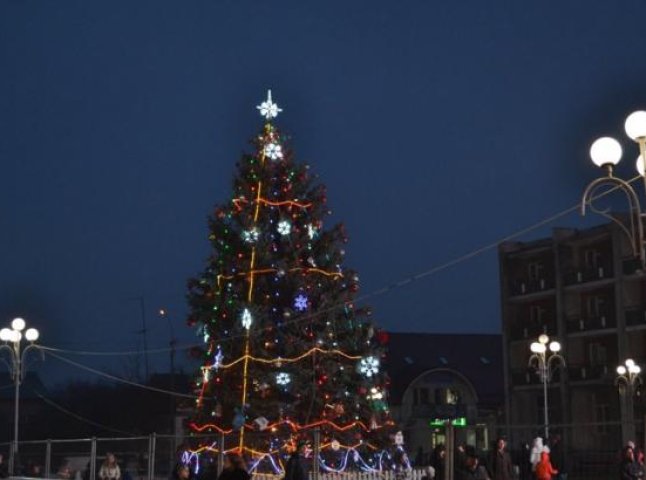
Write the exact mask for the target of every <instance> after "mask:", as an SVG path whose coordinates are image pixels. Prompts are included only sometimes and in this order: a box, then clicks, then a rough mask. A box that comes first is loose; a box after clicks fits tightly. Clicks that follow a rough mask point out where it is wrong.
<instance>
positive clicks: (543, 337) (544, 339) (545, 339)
mask: <svg viewBox="0 0 646 480" xmlns="http://www.w3.org/2000/svg"><path fill="white" fill-rule="evenodd" d="M538 341H539V343H542V344H543V345H547V343H548V342H549V341H550V337H548V336H547V335H545V334H543V335H541V336H540V337H538Z"/></svg>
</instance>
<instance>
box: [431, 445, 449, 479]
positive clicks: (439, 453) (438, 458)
mask: <svg viewBox="0 0 646 480" xmlns="http://www.w3.org/2000/svg"><path fill="white" fill-rule="evenodd" d="M431 465H432V466H433V468H434V469H435V478H438V479H442V480H444V469H445V468H446V447H445V446H444V445H443V444H439V445H438V446H436V447H435V450H433V458H432V459H431Z"/></svg>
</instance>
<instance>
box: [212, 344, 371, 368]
mask: <svg viewBox="0 0 646 480" xmlns="http://www.w3.org/2000/svg"><path fill="white" fill-rule="evenodd" d="M314 353H322V354H324V355H339V356H340V357H343V358H346V359H348V360H359V359H360V358H361V355H350V354H348V353H345V352H343V351H341V350H337V349H333V350H326V349H324V348H320V347H314V348H311V349H309V350H308V351H307V352H305V353H303V354H301V355H298V356H297V357H277V358H261V357H254V356H253V355H243V356H242V357H239V358H237V359H236V360H234V361H232V362H231V363H226V364H223V363H220V365H219V368H222V369H227V368H231V367H233V366H235V365H237V364H238V363H240V362H243V361H244V360H250V361H252V362H257V363H264V364H267V365H271V364H273V365H281V364H283V363H294V362H298V361H300V360H303V359H304V358H307V357H309V356H310V355H313V354H314Z"/></svg>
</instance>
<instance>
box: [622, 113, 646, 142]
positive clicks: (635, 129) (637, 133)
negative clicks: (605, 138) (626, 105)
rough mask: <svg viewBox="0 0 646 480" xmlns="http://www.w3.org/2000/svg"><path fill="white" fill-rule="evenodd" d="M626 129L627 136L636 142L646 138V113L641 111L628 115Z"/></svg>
mask: <svg viewBox="0 0 646 480" xmlns="http://www.w3.org/2000/svg"><path fill="white" fill-rule="evenodd" d="M624 128H625V129H626V135H628V136H629V137H630V138H632V139H633V140H635V141H638V140H639V139H640V138H646V112H645V111H643V110H639V111H637V112H633V113H631V114H630V115H628V118H626V123H625V124H624Z"/></svg>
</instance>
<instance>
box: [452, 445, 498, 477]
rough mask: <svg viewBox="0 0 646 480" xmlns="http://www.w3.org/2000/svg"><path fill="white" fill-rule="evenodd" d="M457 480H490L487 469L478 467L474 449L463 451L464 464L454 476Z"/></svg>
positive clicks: (468, 448) (478, 463)
mask: <svg viewBox="0 0 646 480" xmlns="http://www.w3.org/2000/svg"><path fill="white" fill-rule="evenodd" d="M456 478H457V480H491V479H490V478H489V474H488V473H487V469H486V468H485V467H483V466H482V465H480V462H479V460H478V455H477V454H476V452H475V449H474V448H470V447H467V448H466V449H465V451H464V463H463V465H462V466H461V467H460V469H459V470H458V472H457V476H456Z"/></svg>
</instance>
